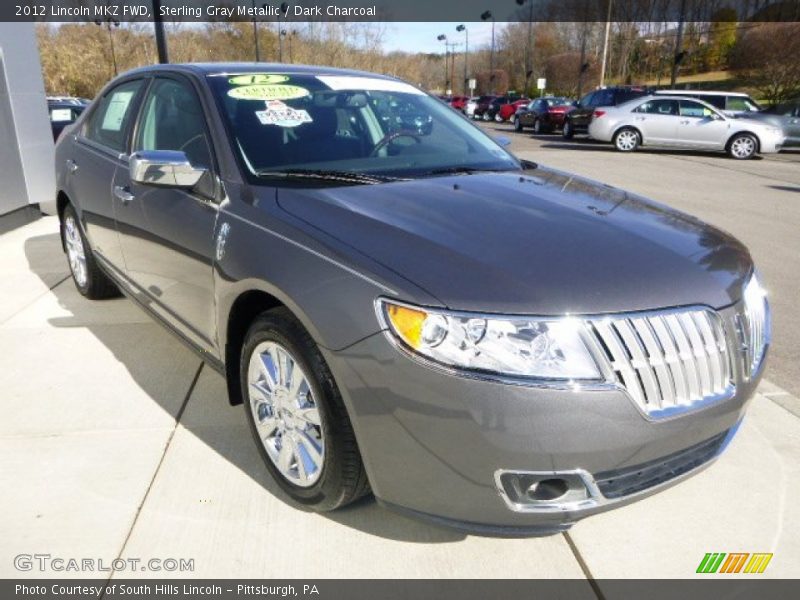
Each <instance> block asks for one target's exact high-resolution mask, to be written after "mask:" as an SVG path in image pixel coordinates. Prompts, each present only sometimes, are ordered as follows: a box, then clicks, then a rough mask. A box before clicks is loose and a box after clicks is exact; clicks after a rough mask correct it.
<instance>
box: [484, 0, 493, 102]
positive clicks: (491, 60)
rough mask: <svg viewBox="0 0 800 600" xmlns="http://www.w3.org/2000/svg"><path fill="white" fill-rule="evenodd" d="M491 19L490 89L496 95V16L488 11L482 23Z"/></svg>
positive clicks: (485, 12)
mask: <svg viewBox="0 0 800 600" xmlns="http://www.w3.org/2000/svg"><path fill="white" fill-rule="evenodd" d="M489 19H491V20H492V50H491V52H490V53H489V87H490V88H491V90H490V92H491V93H494V23H495V21H494V15H493V14H492V11H490V10H487V11H484V12H483V13H481V21H488V20H489Z"/></svg>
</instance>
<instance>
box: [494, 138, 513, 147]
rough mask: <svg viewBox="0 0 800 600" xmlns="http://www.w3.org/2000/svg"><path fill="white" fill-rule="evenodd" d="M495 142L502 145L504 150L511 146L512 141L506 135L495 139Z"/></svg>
mask: <svg viewBox="0 0 800 600" xmlns="http://www.w3.org/2000/svg"><path fill="white" fill-rule="evenodd" d="M494 141H495V142H497V143H498V144H500V145H501V146H502V147H503V148H506V147H508V146H510V145H511V139H510V138H507V137H506V136H504V135H498V136H497V137H496V138H494Z"/></svg>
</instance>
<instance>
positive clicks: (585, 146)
mask: <svg viewBox="0 0 800 600" xmlns="http://www.w3.org/2000/svg"><path fill="white" fill-rule="evenodd" d="M536 137H537V139H538V138H539V136H536ZM540 147H541V148H552V149H554V150H582V151H588V152H613V153H615V154H625V153H623V152H617V151H616V150H615V149H614V146H612V145H611V144H610V143H606V142H599V141H597V140H590V139H581V140H575V141H574V142H554V143H553V142H547V143H544V144H542V145H541V146H540ZM635 154H654V155H666V156H672V157H675V158H680V157H681V156H695V157H698V158H716V159H724V160H731V158H730V157H729V156H728V155H727V154H725V153H724V152H712V151H709V152H704V151H701V150H673V149H671V148H651V147H646V146H642V147H639V148H637V149H636V152H635ZM749 160H751V161H760V160H764V157H763V156H760V155H756V156H754V157H753V158H751V159H749Z"/></svg>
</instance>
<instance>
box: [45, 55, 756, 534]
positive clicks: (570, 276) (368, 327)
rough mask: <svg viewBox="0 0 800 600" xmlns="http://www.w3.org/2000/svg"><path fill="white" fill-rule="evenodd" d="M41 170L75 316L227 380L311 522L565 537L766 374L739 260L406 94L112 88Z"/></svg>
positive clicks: (735, 252) (692, 457)
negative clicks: (374, 515) (332, 513)
mask: <svg viewBox="0 0 800 600" xmlns="http://www.w3.org/2000/svg"><path fill="white" fill-rule="evenodd" d="M56 168H57V177H58V195H57V208H58V214H59V215H60V222H61V232H62V239H63V246H64V249H65V251H66V254H67V257H68V259H69V265H70V268H71V271H72V275H73V278H74V282H75V285H76V286H77V288H78V290H79V291H80V293H81V294H83V295H84V296H86V297H87V298H92V299H95V298H103V297H108V296H113V295H116V294H117V293H118V292H120V291H121V292H123V293H124V294H125V295H127V296H129V297H130V298H131V299H132V300H133V301H134V302H136V303H137V304H138V305H140V306H141V307H142V308H143V309H144V310H145V311H146V312H147V313H149V314H150V315H151V316H152V317H153V318H154V319H156V320H157V321H159V322H161V323H162V324H164V325H165V326H166V327H168V328H169V329H171V330H172V331H173V332H175V333H176V334H177V335H178V336H179V337H180V338H181V339H182V340H184V341H185V342H186V344H187V345H188V346H189V347H190V348H192V349H193V350H194V351H196V352H197V353H198V354H199V355H200V356H201V357H202V358H203V359H204V360H205V361H206V363H207V364H208V365H210V366H211V367H212V368H213V369H215V370H216V371H218V372H219V373H220V374H221V375H222V376H224V377H225V378H226V380H227V392H228V396H229V398H228V399H229V401H230V403H231V404H243V405H244V409H245V413H246V418H247V420H248V422H249V429H250V430H251V432H252V435H253V438H254V440H255V442H256V445H257V447H258V451H259V452H260V454H261V456H262V458H263V461H264V464H265V466H266V468H267V469H268V470H269V472H270V474H271V475H272V477H273V478H274V479H275V481H276V482H277V483H278V484H279V485H280V486H281V488H282V489H283V490H284V491H285V492H286V493H287V494H288V496H289V497H291V498H292V499H293V500H294V501H296V502H298V503H302V504H305V505H307V506H309V507H312V508H313V509H316V510H319V511H327V510H332V509H335V508H338V507H341V506H344V505H346V504H348V503H351V502H353V501H354V500H356V499H358V498H359V497H362V496H364V495H366V494H368V493H370V492H371V493H372V494H374V496H375V497H376V498H377V499H378V500H379V501H380V502H382V503H383V504H385V505H387V506H391V507H394V508H396V509H398V510H402V511H405V512H406V513H409V514H412V515H417V516H420V517H427V518H429V519H433V520H435V521H437V522H440V523H445V524H450V525H453V526H456V527H463V528H466V529H469V530H477V531H483V532H488V533H492V534H517V533H527V532H543V531H544V532H546V531H558V530H562V529H564V528H565V527H568V526H569V525H570V524H571V523H573V522H575V521H576V520H578V519H581V518H583V517H586V516H588V515H591V514H594V513H597V512H600V511H605V510H608V509H610V508H612V507H617V506H622V505H624V504H626V503H628V502H631V501H633V500H636V499H639V498H642V497H644V496H646V495H648V494H651V493H653V492H656V491H658V490H661V489H663V488H664V487H666V486H668V485H670V484H673V483H675V482H678V481H680V480H681V479H683V478H685V477H688V476H689V475H691V474H693V473H696V472H697V471H698V470H700V469H702V468H703V467H705V466H707V465H708V464H709V463H711V462H712V461H713V459H715V458H716V457H717V456H718V455H719V454H720V453H721V452H722V451H723V449H724V448H725V447H726V445H727V444H728V442H729V441H730V440H731V438H732V437H733V435H734V433H735V431H736V429H737V427H738V426H739V423H740V422H741V419H742V417H743V414H744V411H745V406H746V404H747V402H748V399H749V398H750V397H751V395H752V394H753V391H754V389H755V387H756V385H757V383H758V380H759V377H760V375H761V373H762V371H763V365H764V358H765V354H766V352H767V347H768V345H769V339H770V319H769V311H768V304H767V301H766V297H765V293H764V291H763V289H762V287H761V286H760V285H759V281H758V279H757V276H756V274H755V273H754V267H753V262H752V260H751V258H750V255H749V253H748V251H747V249H746V248H745V247H744V246H743V245H742V244H741V243H739V242H738V241H737V240H735V239H734V238H732V237H731V236H730V235H728V234H726V233H724V232H722V231H720V230H718V229H715V228H714V227H711V226H709V225H706V224H704V223H702V222H700V221H698V220H697V219H695V218H693V217H690V216H688V215H686V214H683V213H680V212H677V211H675V210H672V209H670V208H668V207H666V206H664V205H661V204H658V203H655V202H653V201H650V200H647V199H644V198H641V197H638V196H635V195H632V194H629V193H627V192H624V191H621V190H617V189H615V188H611V187H608V186H604V185H601V184H598V183H595V182H592V181H589V180H586V179H583V178H580V177H576V176H573V175H570V174H566V173H562V172H559V171H555V170H551V169H548V168H544V167H542V166H537V165H536V164H534V163H531V162H527V161H524V160H518V159H517V158H515V157H514V156H513V155H512V154H510V153H509V152H508V151H506V150H505V149H504V148H503V147H502V146H501V145H500V144H498V143H497V142H496V141H495V140H493V139H492V138H490V137H489V136H487V135H486V134H484V133H483V132H482V131H481V130H480V129H479V128H477V127H475V126H474V125H472V124H471V123H470V122H469V121H468V120H467V119H465V118H464V117H463V116H461V115H459V114H458V113H456V112H455V111H453V110H452V109H451V108H450V107H449V106H446V105H445V104H443V103H442V102H440V101H439V100H437V99H436V98H434V97H432V96H429V95H427V94H426V93H424V92H422V91H420V90H418V89H417V88H416V87H413V86H411V85H409V84H407V83H404V82H402V81H399V80H397V79H393V78H389V77H384V76H379V75H374V74H369V73H363V72H356V71H342V70H335V69H329V68H317V67H303V66H287V65H268V64H247V65H240V64H214V65H169V66H155V67H147V68H143V69H139V70H135V71H131V72H128V73H126V74H124V75H121V76H120V77H118V78H117V79H115V80H114V81H112V82H111V83H110V84H109V85H108V86H107V87H106V88H105V89H104V90H103V91H102V92H101V94H100V95H99V96H98V98H97V99H96V100H95V101H94V103H93V104H92V106H91V107H90V108H89V109H88V110H87V111H85V113H84V114H83V115H81V117H80V119H79V120H78V121H77V122H76V124H75V125H74V126H72V127H71V128H70V129H68V130H67V131H66V132H65V134H64V135H62V136H61V138H60V140H59V142H58V145H57V150H56ZM86 370H87V372H86V374H85V376H86V377H89V376H90V373H89V372H90V370H91V365H87V367H86Z"/></svg>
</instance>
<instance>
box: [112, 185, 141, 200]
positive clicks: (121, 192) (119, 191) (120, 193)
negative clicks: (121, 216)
mask: <svg viewBox="0 0 800 600" xmlns="http://www.w3.org/2000/svg"><path fill="white" fill-rule="evenodd" d="M114 195H115V196H116V197H117V198H119V200H120V201H121V202H122V203H123V204H128V203H129V202H131V201H132V200H133V199H134V198H136V196H134V195H133V194H131V192H130V190H128V188H125V187H122V186H121V185H115V186H114Z"/></svg>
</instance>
